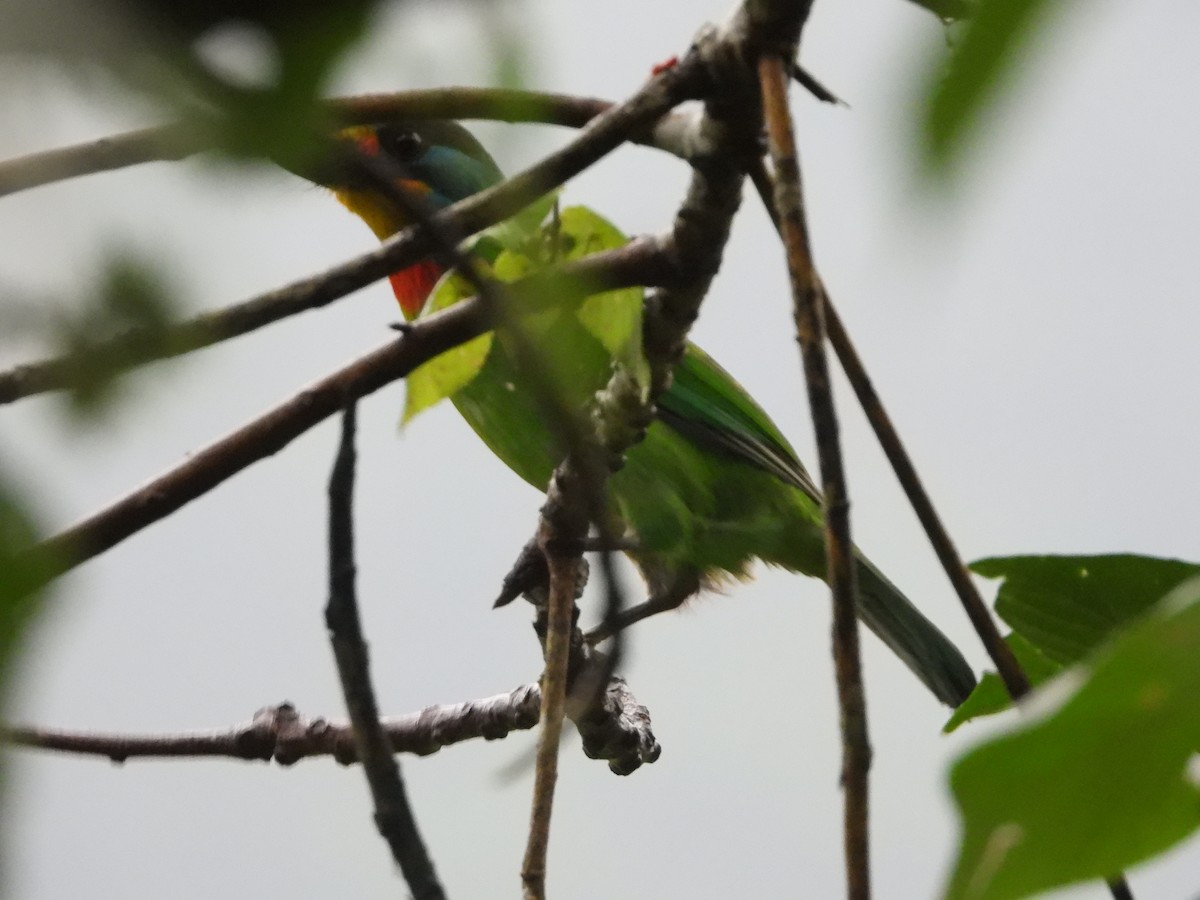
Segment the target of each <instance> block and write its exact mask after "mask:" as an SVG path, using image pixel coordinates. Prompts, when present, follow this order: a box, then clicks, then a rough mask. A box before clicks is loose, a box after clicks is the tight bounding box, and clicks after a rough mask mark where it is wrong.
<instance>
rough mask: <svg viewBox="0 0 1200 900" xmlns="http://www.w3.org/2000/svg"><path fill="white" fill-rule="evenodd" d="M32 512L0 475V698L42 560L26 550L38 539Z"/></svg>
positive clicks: (31, 608) (32, 608) (32, 604)
mask: <svg viewBox="0 0 1200 900" xmlns="http://www.w3.org/2000/svg"><path fill="white" fill-rule="evenodd" d="M38 536H39V529H38V528H37V527H36V525H35V523H34V521H33V515H32V514H31V512H30V511H29V509H28V508H27V506H26V504H25V503H24V502H23V501H22V499H21V498H20V496H19V495H18V493H17V491H16V490H15V489H14V488H13V486H12V485H11V483H10V482H8V481H6V480H3V479H0V698H3V696H4V694H5V691H6V688H7V680H6V679H7V675H8V672H9V668H10V664H11V663H12V660H13V657H14V655H15V651H16V650H17V648H18V647H19V645H20V637H21V635H22V633H23V631H24V629H25V626H26V625H27V624H28V623H29V622H30V620H31V619H32V617H33V614H34V613H35V612H36V610H37V607H38V603H39V602H40V595H39V593H38V591H37V590H36V588H37V586H39V585H41V584H44V583H45V582H46V576H45V572H46V569H47V565H46V561H45V560H44V559H41V558H39V557H37V556H34V555H32V554H30V553H29V552H27V551H28V548H29V547H30V546H32V545H33V544H34V543H35V542H36V541H37V539H38Z"/></svg>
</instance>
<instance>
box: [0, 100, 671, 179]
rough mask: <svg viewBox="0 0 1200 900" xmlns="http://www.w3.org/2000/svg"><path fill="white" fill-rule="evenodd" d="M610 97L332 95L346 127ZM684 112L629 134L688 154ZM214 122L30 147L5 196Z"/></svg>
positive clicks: (579, 109) (204, 133)
mask: <svg viewBox="0 0 1200 900" xmlns="http://www.w3.org/2000/svg"><path fill="white" fill-rule="evenodd" d="M612 106H613V103H612V102H611V101H609V100H601V99H599V98H596V97H578V96H572V95H568V94H553V93H544V92H540V91H525V90H510V89H503V88H475V87H451V88H434V89H431V90H417V91H397V92H394V93H386V94H364V95H361V96H357V97H340V98H336V99H333V100H330V101H328V109H329V111H330V113H331V114H332V115H333V116H334V117H335V118H336V120H337V121H338V122H340V123H342V124H346V125H357V124H370V123H377V122H390V121H397V120H413V121H416V120H422V119H485V120H491V121H498V122H534V123H542V124H546V125H562V126H566V127H568V128H582V127H583V126H584V125H586V124H587V123H588V122H589V121H591V120H592V119H594V118H595V117H596V116H598V115H600V114H601V113H602V112H605V111H606V110H608V109H609V108H610V107H612ZM686 119H687V116H686V115H683V114H672V115H668V116H667V117H666V120H664V121H663V122H662V123H661V124H660V125H658V126H655V127H654V128H652V129H651V130H649V131H646V132H643V133H635V134H633V135H631V138H630V139H631V140H632V141H633V142H634V143H638V144H643V145H645V146H648V147H655V148H657V149H660V150H663V151H665V152H668V153H672V154H674V155H676V156H679V157H681V158H684V159H687V158H689V155H690V153H691V150H690V144H689V143H688V142H687V141H685V140H681V138H682V136H683V135H684V134H685V133H686V129H683V128H681V127H680V126H681V125H682V124H683V122H684V120H686ZM219 133H220V128H219V127H217V123H216V122H213V121H206V120H203V119H201V120H199V121H195V122H191V123H182V122H180V123H175V124H171V125H160V126H157V127H153V128H141V129H138V130H136V131H128V132H125V133H123V134H115V135H110V136H108V137H104V138H99V139H98V140H94V141H87V142H84V143H80V144H74V145H71V146H68V147H59V148H55V149H53V150H44V151H40V152H37V153H30V154H28V155H26V156H20V157H14V158H12V159H8V160H3V161H0V197H3V196H5V195H6V194H14V193H17V192H18V191H23V190H28V189H30V188H34V187H40V186H42V185H47V184H52V183H54V182H57V181H63V180H65V179H68V178H77V177H79V176H83V175H92V174H97V173H100V172H109V171H113V170H116V169H121V168H125V167H128V166H134V165H140V164H142V163H147V162H165V161H175V160H180V159H185V158H187V157H189V156H192V155H194V154H197V153H203V152H206V151H210V150H215V149H217V142H216V139H215V137H214V135H216V134H219Z"/></svg>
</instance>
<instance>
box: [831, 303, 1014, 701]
mask: <svg viewBox="0 0 1200 900" xmlns="http://www.w3.org/2000/svg"><path fill="white" fill-rule="evenodd" d="M825 321H826V324H827V325H828V328H829V341H830V343H831V344H832V345H833V349H834V351H835V352H836V353H837V356H838V359H839V360H840V361H841V364H842V369H843V371H845V373H846V377H847V378H848V379H849V381H850V384H851V386H852V387H853V388H854V393H855V396H857V397H858V402H859V403H860V404H861V406H862V408H863V411H864V412H865V413H866V414H867V419H868V420H869V421H870V423H871V427H872V428H873V429H874V430H875V436H876V437H877V438H878V439H879V443H880V446H882V447H883V452H884V453H885V454H887V458H888V461H889V462H891V464H892V469H893V470H894V471H895V473H896V479H897V480H898V481H899V482H900V485H901V487H903V488H904V493H905V495H906V496H907V497H908V500H909V503H911V504H912V508H913V510H914V511H915V512H916V514H917V518H918V519H919V520H920V521H921V527H922V528H924V529H925V534H926V535H927V536H928V537H929V542H930V544H931V545H932V546H933V550H934V552H935V553H936V554H937V558H938V560H939V561H940V562H941V564H942V568H943V569H944V570H945V572H946V576H947V577H948V578H949V579H950V583H951V584H952V585H953V586H954V590H955V593H957V594H958V598H959V600H960V601H961V602H962V605H963V609H965V610H966V612H967V616H968V617H969V618H970V620H971V624H972V625H973V626H975V633H976V634H978V635H979V639H980V640H981V641H982V642H983V646H984V647H985V648H986V650H987V652H988V656H990V657H991V658H992V662H994V663H995V665H996V670H997V671H998V672H999V673H1000V677H1001V679H1002V680H1003V681H1004V686H1005V687H1006V688H1007V689H1008V693H1009V695H1010V696H1011V697H1012V698H1013V699H1014V700H1019V699H1020V698H1021V697H1024V696H1025V695H1026V694H1027V693H1029V679H1028V678H1027V677H1026V676H1025V673H1024V671H1022V669H1021V665H1020V663H1018V662H1017V658H1016V657H1015V656H1014V655H1013V652H1012V648H1011V647H1009V646H1008V644H1007V643H1005V641H1004V638H1002V637H1001V636H1000V631H999V629H998V628H997V627H996V622H995V620H994V619H993V618H992V615H991V613H990V612H988V608H987V604H985V603H984V602H983V597H981V596H980V594H979V590H978V589H977V588H976V587H975V583H974V582H973V581H972V580H971V575H970V573H969V572H968V571H967V567H966V564H965V563H964V562H963V560H962V557H961V556H960V555H959V553H958V549H957V548H956V547H955V546H954V542H953V540H952V539H951V538H950V533H949V532H948V531H947V530H946V527H945V526H944V525H943V524H942V520H941V518H940V517H939V516H938V514H937V511H936V510H935V509H934V508H933V501H932V500H930V499H929V494H928V493H927V492H926V491H925V487H924V485H923V484H922V483H921V479H920V476H919V475H918V474H917V470H916V467H915V466H914V465H913V463H912V459H911V458H910V457H909V455H908V452H907V451H906V450H905V448H904V444H903V442H901V440H900V435H899V433H898V432H897V431H896V428H895V426H894V425H893V424H892V420H891V417H890V416H888V414H887V410H886V409H884V407H883V402H882V401H881V400H880V399H879V395H878V394H877V393H876V392H875V387H874V385H872V383H871V379H870V378H869V377H868V375H867V371H866V368H865V367H864V366H863V364H862V360H861V359H860V358H859V356H858V352H857V351H856V350H855V348H854V344H853V342H851V340H850V335H849V334H848V333H847V332H846V328H845V326H844V325H843V324H842V320H841V318H840V317H839V316H838V314H837V312H836V310H834V308H833V305H832V304H831V303H828V302H827V303H826V306H825Z"/></svg>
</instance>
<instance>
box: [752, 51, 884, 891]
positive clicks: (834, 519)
mask: <svg viewBox="0 0 1200 900" xmlns="http://www.w3.org/2000/svg"><path fill="white" fill-rule="evenodd" d="M788 69H789V66H788V64H787V62H786V61H785V60H784V59H783V58H782V57H779V56H773V55H765V56H763V57H762V58H761V59H760V60H759V75H760V79H761V82H762V92H763V108H764V115H765V117H766V121H767V133H768V137H769V139H770V146H771V156H772V158H773V159H774V161H775V172H776V176H777V177H776V183H775V206H776V208H777V209H778V211H779V218H780V221H781V222H782V224H783V240H784V245H785V247H786V248H787V258H788V271H789V274H790V275H791V281H792V292H793V297H794V302H795V315H796V332H797V336H798V338H799V341H800V349H801V351H802V355H803V357H804V376H805V382H806V384H807V385H808V398H809V406H810V407H811V410H812V417H813V427H814V429H815V431H816V436H817V450H818V454H819V456H820V465H821V481H822V492H823V494H824V498H825V501H824V512H825V548H826V568H827V574H828V580H829V584H830V589H831V591H832V594H833V656H834V663H835V668H836V671H837V685H838V701H839V705H840V708H841V723H842V779H841V780H842V789H843V790H844V791H845V795H846V809H845V820H844V823H845V828H844V832H843V837H844V842H845V854H846V883H847V894H848V896H849V897H850V898H851V900H868V898H869V897H870V895H871V881H870V852H869V849H870V845H869V840H868V837H869V835H868V800H869V795H868V774H869V772H870V766H871V746H870V742H869V738H868V734H867V718H866V695H865V693H864V691H863V683H862V660H861V655H860V650H859V642H858V616H857V613H856V605H857V604H856V590H857V589H856V585H855V577H854V544H853V542H852V541H851V538H850V499H849V496H848V494H847V491H846V479H845V473H844V470H843V466H842V456H841V447H840V444H839V439H838V425H837V416H836V412H835V409H834V403H833V392H832V390H831V388H830V383H829V369H828V365H827V363H826V360H825V353H824V344H825V326H824V321H823V310H822V288H821V283H820V279H819V278H818V277H817V273H816V269H815V268H814V266H813V259H812V251H811V248H810V246H809V242H808V227H807V223H806V222H805V216H804V198H803V193H802V186H801V181H800V166H799V161H798V156H797V152H796V145H795V139H794V136H793V133H792V123H791V114H790V112H789V111H788V105H787V87H788V74H789V73H788Z"/></svg>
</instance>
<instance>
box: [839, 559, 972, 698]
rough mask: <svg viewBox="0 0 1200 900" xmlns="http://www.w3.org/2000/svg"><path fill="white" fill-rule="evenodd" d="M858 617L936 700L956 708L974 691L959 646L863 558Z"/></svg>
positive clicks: (859, 570) (861, 561)
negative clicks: (921, 682)
mask: <svg viewBox="0 0 1200 900" xmlns="http://www.w3.org/2000/svg"><path fill="white" fill-rule="evenodd" d="M855 556H856V560H857V563H858V614H859V618H861V619H862V620H863V622H864V623H865V624H866V626H867V627H868V628H870V629H871V630H872V631H873V632H875V634H877V635H878V636H879V638H880V639H881V640H882V641H883V642H884V643H885V644H887V645H888V647H890V648H891V650H892V652H894V653H895V654H896V655H897V656H898V657H900V659H901V660H903V662H904V664H905V665H906V666H908V667H909V668H910V669H912V671H913V673H914V674H915V675H916V676H917V677H918V678H920V679H921V681H923V682H924V683H925V685H926V687H928V688H929V689H930V690H931V691H933V693H934V694H936V695H937V698H938V699H939V700H941V701H942V702H943V703H946V704H948V705H949V706H958V705H959V704H960V703H962V702H963V700H965V699H966V698H967V695H968V694H970V693H971V691H972V690H973V689H974V688H975V673H974V672H973V671H972V670H971V667H970V666H969V665H968V664H967V661H966V660H965V659H963V656H962V654H961V653H959V652H958V648H957V647H955V646H954V644H952V643H950V639H949V638H948V637H946V636H945V635H944V634H942V632H941V631H939V630H938V628H937V626H936V625H934V624H933V623H932V622H930V621H929V620H928V619H927V618H925V616H924V615H923V614H922V613H921V611H920V610H919V609H917V608H916V607H915V606H913V605H912V603H911V602H910V601H909V599H908V598H907V597H905V596H904V594H902V593H901V592H900V590H899V588H897V587H896V586H895V585H894V584H892V583H891V582H890V581H888V580H887V578H885V577H884V576H883V573H882V572H880V571H879V570H878V569H876V568H875V567H874V566H873V565H871V563H870V562H869V561H868V560H867V559H866V558H865V557H863V556H862V555H861V554H855Z"/></svg>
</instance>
